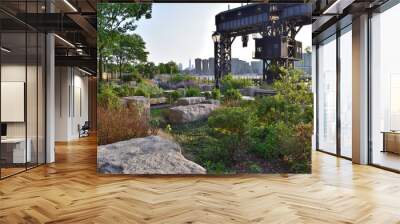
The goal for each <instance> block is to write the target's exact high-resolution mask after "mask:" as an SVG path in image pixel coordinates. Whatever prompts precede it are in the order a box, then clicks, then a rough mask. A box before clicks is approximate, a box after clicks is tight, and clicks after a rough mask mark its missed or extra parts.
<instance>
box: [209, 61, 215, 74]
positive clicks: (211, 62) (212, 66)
mask: <svg viewBox="0 0 400 224" xmlns="http://www.w3.org/2000/svg"><path fill="white" fill-rule="evenodd" d="M214 63H215V62H214V58H209V59H208V74H209V75H214V69H215V68H214V66H215V64H214Z"/></svg>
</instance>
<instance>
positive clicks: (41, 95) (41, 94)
mask: <svg viewBox="0 0 400 224" xmlns="http://www.w3.org/2000/svg"><path fill="white" fill-rule="evenodd" d="M45 44H46V38H45V35H44V34H39V45H38V52H39V53H38V58H39V63H38V164H43V163H45V156H46V155H45V153H46V151H45V120H46V119H45V92H46V91H45V87H46V85H45V81H46V79H45V69H44V67H45V60H46V52H45Z"/></svg>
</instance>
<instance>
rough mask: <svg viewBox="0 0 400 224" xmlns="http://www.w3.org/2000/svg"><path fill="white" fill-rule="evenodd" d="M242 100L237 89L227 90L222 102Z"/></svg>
mask: <svg viewBox="0 0 400 224" xmlns="http://www.w3.org/2000/svg"><path fill="white" fill-rule="evenodd" d="M241 99H242V94H241V93H240V91H239V90H237V89H228V90H227V91H226V92H225V95H224V101H239V100H241Z"/></svg>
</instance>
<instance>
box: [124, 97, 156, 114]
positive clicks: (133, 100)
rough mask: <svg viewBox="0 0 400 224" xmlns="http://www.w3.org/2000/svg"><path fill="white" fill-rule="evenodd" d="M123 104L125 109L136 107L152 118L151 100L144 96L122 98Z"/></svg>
mask: <svg viewBox="0 0 400 224" xmlns="http://www.w3.org/2000/svg"><path fill="white" fill-rule="evenodd" d="M121 103H122V105H123V106H125V107H134V108H136V109H138V111H140V112H141V113H144V114H146V116H148V117H150V100H149V98H147V97H144V96H127V97H122V98H121Z"/></svg>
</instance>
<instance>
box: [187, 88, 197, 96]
mask: <svg viewBox="0 0 400 224" xmlns="http://www.w3.org/2000/svg"><path fill="white" fill-rule="evenodd" d="M185 96H186V97H193V96H201V92H200V89H199V88H194V87H189V88H187V89H186V94H185Z"/></svg>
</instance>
